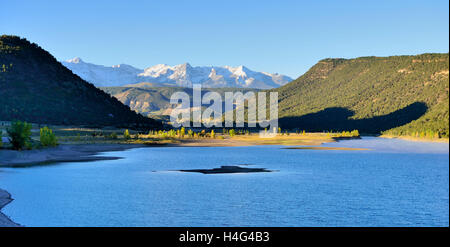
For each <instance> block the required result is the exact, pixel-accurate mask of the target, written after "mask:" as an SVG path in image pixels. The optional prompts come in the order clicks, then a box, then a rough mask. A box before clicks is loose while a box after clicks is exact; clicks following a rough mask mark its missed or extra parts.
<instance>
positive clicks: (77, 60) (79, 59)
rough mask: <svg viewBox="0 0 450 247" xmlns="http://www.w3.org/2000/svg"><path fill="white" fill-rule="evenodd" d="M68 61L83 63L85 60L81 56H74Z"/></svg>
mask: <svg viewBox="0 0 450 247" xmlns="http://www.w3.org/2000/svg"><path fill="white" fill-rule="evenodd" d="M65 62H67V63H83V60H81V58H79V57H74V58H72V59H69V60H66V61H65Z"/></svg>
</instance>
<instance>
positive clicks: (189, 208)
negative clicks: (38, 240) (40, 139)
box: [0, 137, 449, 226]
mask: <svg viewBox="0 0 450 247" xmlns="http://www.w3.org/2000/svg"><path fill="white" fill-rule="evenodd" d="M322 146H324V147H346V148H367V149H370V150H312V149H283V147H282V146H249V147H150V148H136V149H131V150H126V151H120V152H108V153H102V154H101V155H105V156H119V157H123V159H119V160H103V161H95V162H75V163H62V164H59V165H52V166H36V167H28V168H0V188H2V189H5V190H7V191H9V193H11V195H12V197H13V198H14V201H13V202H11V203H10V204H8V205H7V206H6V207H5V208H4V209H3V210H2V212H3V213H5V214H6V215H8V216H9V217H10V218H11V219H12V220H13V221H15V222H17V223H19V224H21V225H25V226H448V225H449V166H448V162H449V153H448V146H449V144H448V143H426V142H411V141H405V140H397V139H384V138H373V137H367V138H363V139H361V140H349V141H340V142H337V143H327V144H324V145H322ZM226 165H232V166H233V165H238V166H239V165H241V166H243V167H249V168H266V169H269V170H274V171H276V172H263V173H242V174H240V173H237V174H201V173H183V172H177V171H174V170H181V169H212V168H217V167H220V166H226Z"/></svg>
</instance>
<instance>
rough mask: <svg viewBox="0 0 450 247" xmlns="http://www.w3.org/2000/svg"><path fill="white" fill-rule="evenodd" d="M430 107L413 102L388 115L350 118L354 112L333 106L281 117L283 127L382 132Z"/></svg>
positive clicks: (415, 116)
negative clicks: (299, 114)
mask: <svg viewBox="0 0 450 247" xmlns="http://www.w3.org/2000/svg"><path fill="white" fill-rule="evenodd" d="M427 109H428V107H427V106H426V104H425V103H423V102H415V103H412V104H410V105H408V106H406V107H404V108H402V109H399V110H397V111H394V112H391V113H389V114H387V115H383V116H376V117H373V118H366V119H349V118H350V117H351V116H353V115H354V112H353V111H351V110H349V109H346V108H342V107H332V108H327V109H324V110H322V111H319V112H316V113H310V114H306V115H303V116H300V117H284V118H280V119H279V124H280V126H281V128H285V129H299V130H306V131H319V132H320V131H329V130H333V131H344V130H354V129H357V130H359V131H360V132H361V133H371V134H380V133H381V132H382V131H385V130H388V129H392V128H395V127H399V126H402V125H405V124H407V123H409V122H411V121H413V120H416V119H418V118H420V117H421V116H422V115H424V114H425V112H426V111H427Z"/></svg>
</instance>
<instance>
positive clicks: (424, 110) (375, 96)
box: [271, 53, 449, 137]
mask: <svg viewBox="0 0 450 247" xmlns="http://www.w3.org/2000/svg"><path fill="white" fill-rule="evenodd" d="M271 91H277V92H278V93H279V95H278V97H279V117H280V125H281V126H282V127H283V128H288V129H290V128H298V129H305V130H307V131H331V130H334V131H342V130H352V129H358V130H360V132H362V133H373V134H381V133H383V134H390V135H408V136H417V137H423V136H428V137H438V136H439V137H448V134H449V96H448V94H449V56H448V53H447V54H422V55H417V56H392V57H361V58H356V59H324V60H321V61H319V62H318V63H317V64H316V65H314V66H313V67H312V68H311V69H310V70H309V71H308V72H306V73H305V74H304V75H302V76H300V77H299V78H298V79H296V80H294V81H293V82H291V83H288V84H287V85H285V86H282V87H280V88H277V89H273V90H271Z"/></svg>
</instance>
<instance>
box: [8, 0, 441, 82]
mask: <svg viewBox="0 0 450 247" xmlns="http://www.w3.org/2000/svg"><path fill="white" fill-rule="evenodd" d="M0 6H1V7H0V33H3V34H15V35H19V36H22V37H25V38H27V39H28V40H30V41H32V42H35V43H38V44H39V45H40V46H42V47H43V48H44V49H46V50H48V51H49V52H51V53H52V54H53V55H54V56H55V57H56V58H57V59H58V60H66V59H69V58H72V57H75V56H78V57H81V58H82V59H83V60H85V61H87V62H92V63H96V64H103V65H114V64H120V63H126V64H130V65H133V66H136V67H138V68H145V67H148V66H151V65H155V64H159V63H165V64H169V65H175V64H179V63H184V62H189V63H191V64H192V65H196V66H197V65H232V66H237V65H241V64H243V65H245V66H247V67H249V68H251V69H254V70H257V71H266V72H279V73H282V74H286V75H289V76H291V77H294V78H296V77H298V76H299V75H301V74H302V73H304V72H305V71H307V70H308V69H309V68H310V67H311V66H312V65H314V64H315V63H316V62H317V61H318V60H320V59H323V58H328V57H344V58H352V57H358V56H388V55H403V54H408V55H409V54H419V53H425V52H448V47H449V2H448V0H443V1H415V0H408V1H370V2H369V1H314V2H313V1H304V2H301V1H283V0H273V1H243V0H240V1H230V0H227V1H214V0H209V1H120V2H119V1H117V2H115V1H94V0H91V1H83V0H77V1H5V0H1V5H0Z"/></svg>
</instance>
